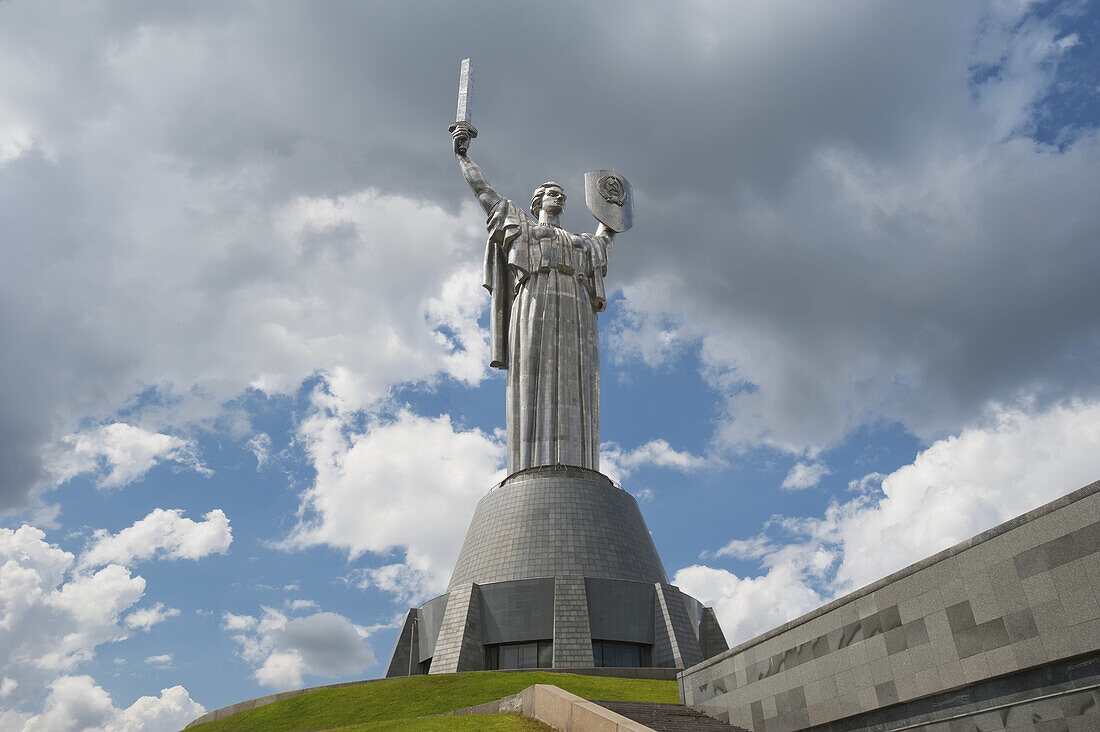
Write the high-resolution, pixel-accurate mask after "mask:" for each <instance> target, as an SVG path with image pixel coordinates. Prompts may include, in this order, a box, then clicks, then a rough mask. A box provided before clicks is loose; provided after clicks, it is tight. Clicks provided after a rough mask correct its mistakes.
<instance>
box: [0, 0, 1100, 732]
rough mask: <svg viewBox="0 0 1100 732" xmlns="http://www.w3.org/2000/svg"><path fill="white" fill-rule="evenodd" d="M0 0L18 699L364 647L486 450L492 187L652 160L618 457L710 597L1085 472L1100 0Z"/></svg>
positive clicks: (268, 687) (825, 594)
mask: <svg viewBox="0 0 1100 732" xmlns="http://www.w3.org/2000/svg"><path fill="white" fill-rule="evenodd" d="M599 8H600V9H599V10H598V11H597V10H596V9H595V8H594V7H589V6H588V5H586V4H582V3H555V4H553V5H552V6H541V5H536V4H531V5H527V6H523V7H522V8H519V7H517V8H512V10H511V11H510V12H509V13H502V12H501V6H500V5H498V4H495V3H491V2H472V3H464V4H463V5H462V7H461V8H458V7H453V8H452V7H451V6H449V5H443V4H428V3H421V4H416V3H371V4H362V3H326V4H325V5H323V6H317V5H315V4H308V5H307V4H304V3H303V4H285V5H280V6H266V5H255V4H247V3H222V2H219V3H187V4H184V5H180V4H169V3H162V4H149V3H141V2H132V3H127V2H121V3H119V2H116V3H96V2H92V3H82V4H79V5H75V4H56V5H55V4H52V3H48V2H39V3H30V2H22V1H20V0H12V1H9V2H5V3H0V65H2V68H3V69H4V73H3V74H0V231H2V232H3V234H2V235H0V246H2V252H3V262H4V266H3V267H0V283H2V287H0V342H3V343H4V344H5V357H4V358H3V359H2V360H0V510H2V513H0V727H3V728H4V729H22V730H26V731H30V730H39V729H50V730H54V729H96V730H112V731H115V730H131V729H165V730H168V729H177V728H179V727H181V726H182V725H183V724H185V723H186V722H187V721H189V720H190V719H192V718H194V717H196V716H198V715H199V714H201V713H202V712H203V710H204V709H206V710H209V709H214V708H217V707H220V706H223V705H226V704H230V703H233V702H235V701H239V700H242V699H246V698H250V697H254V696H259V695H262V694H266V693H271V692H272V691H276V690H280V689H286V688H297V687H300V686H303V685H314V684H323V683H332V682H338V681H342V680H349V679H359V678H370V677H375V676H378V675H381V674H382V673H384V665H385V663H386V661H387V660H388V657H389V654H390V652H391V650H392V647H393V643H394V640H395V637H396V632H397V623H398V621H399V619H400V618H401V617H402V616H403V614H404V612H405V610H406V609H407V608H408V607H409V605H410V604H416V603H419V602H421V601H423V600H425V599H428V598H430V597H432V596H434V595H436V594H438V593H440V592H441V591H442V590H443V589H444V587H445V585H446V581H447V578H448V575H449V573H450V569H451V565H452V563H453V560H454V558H455V556H456V554H457V551H458V548H459V546H460V544H461V541H462V538H463V535H464V532H465V529H466V526H467V522H468V520H469V517H470V515H471V514H472V512H473V508H474V505H475V504H476V502H477V500H478V498H479V497H480V496H481V495H483V494H484V492H485V491H486V490H487V489H488V488H489V487H490V486H492V485H493V484H494V483H495V482H497V481H498V480H500V479H501V478H502V477H503V464H504V451H503V444H502V439H503V435H502V432H501V428H502V427H503V423H504V379H503V375H502V374H501V373H499V372H496V371H494V370H491V369H489V368H488V367H487V363H486V362H487V358H486V354H487V332H486V327H485V326H486V310H487V305H488V299H487V296H486V295H485V293H484V291H483V290H482V289H481V287H480V283H479V278H480V274H479V269H480V266H481V256H482V248H483V245H484V222H483V217H482V216H481V214H480V211H479V210H478V209H477V206H476V204H475V203H474V201H473V200H472V197H471V196H470V194H469V191H468V190H467V189H466V187H465V184H464V182H463V181H462V177H461V175H460V173H459V170H458V168H457V165H456V164H455V163H454V160H453V158H452V156H451V154H450V152H449V145H450V141H449V136H448V134H447V132H446V127H447V124H448V123H449V122H450V121H451V120H450V117H451V115H452V114H453V111H454V97H455V93H456V88H455V87H456V81H457V72H458V64H459V61H460V60H461V59H462V58H463V57H466V56H471V57H473V59H474V64H475V79H474V87H473V119H474V122H475V124H476V125H477V126H478V128H479V130H480V133H481V134H480V136H479V137H478V138H477V139H476V140H475V141H474V143H473V145H472V147H471V151H470V154H471V156H472V157H473V158H474V159H475V160H476V161H478V162H479V163H480V164H481V165H482V166H483V168H484V170H485V172H486V174H487V175H488V177H489V179H490V181H491V182H492V183H493V184H494V186H495V187H496V188H497V189H498V190H500V191H501V192H502V193H503V194H504V195H506V196H509V197H512V198H515V199H516V200H526V197H527V196H529V195H530V191H531V190H532V189H533V188H534V187H535V186H536V185H538V184H539V183H541V182H542V181H544V180H548V179H553V180H557V181H560V182H562V183H563V184H564V186H565V188H566V191H567V193H569V194H570V200H569V203H568V207H567V211H566V213H565V216H564V218H563V223H564V225H565V226H566V227H567V228H570V229H571V230H574V231H583V230H591V229H592V227H593V226H594V222H593V221H592V219H591V217H590V216H589V214H588V213H587V211H585V210H584V205H583V201H582V199H583V195H581V185H582V180H583V174H584V172H585V171H586V170H591V169H597V168H612V167H613V168H615V169H617V170H619V171H621V172H622V173H623V174H624V175H626V176H627V177H628V178H629V179H630V180H631V183H632V184H633V189H634V192H635V195H636V202H635V226H634V228H633V229H632V230H631V231H630V232H628V233H627V234H624V235H623V236H621V237H619V239H617V240H616V243H615V247H614V249H613V251H612V255H611V265H610V267H609V273H608V278H607V284H608V286H609V288H610V291H612V295H611V298H610V304H609V307H608V310H607V312H606V313H603V314H601V316H600V338H601V356H602V395H601V398H602V405H601V407H602V408H601V417H602V439H603V441H604V444H603V449H602V457H601V461H602V462H601V465H602V467H603V469H604V471H605V472H607V473H608V474H609V475H611V476H612V477H614V478H615V479H616V480H619V481H620V482H621V483H622V485H623V486H624V488H625V489H626V490H628V491H630V492H631V493H633V494H634V495H635V496H636V497H637V498H638V500H639V502H640V505H641V507H642V511H643V514H644V515H645V517H646V520H647V522H648V525H649V528H650V530H651V531H652V533H653V536H654V540H655V542H656V544H657V548H658V550H659V552H660V554H661V557H662V559H663V561H664V563H665V567H666V569H667V570H668V572H669V574H670V576H672V577H673V581H674V582H675V583H676V584H678V585H679V586H680V587H681V588H683V589H684V590H685V591H687V592H689V593H691V594H692V595H694V596H696V597H698V598H700V599H701V600H703V601H705V602H706V603H708V604H711V605H713V606H714V607H715V608H716V611H717V612H718V617H719V619H720V621H721V622H722V624H723V627H724V629H725V632H726V635H727V639H728V640H730V641H731V642H738V641H741V640H745V639H747V638H749V637H751V636H753V635H754V634H756V633H759V632H762V631H764V630H767V629H769V628H771V627H773V626H775V625H777V624H779V623H782V622H784V621H786V620H788V619H791V618H793V617H796V616H798V615H800V614H801V613H803V612H806V611H808V610H811V609H813V608H814V607H816V606H817V605H819V604H821V603H822V602H824V601H826V600H828V599H829V598H831V597H835V596H837V595H839V594H843V593H844V592H847V591H850V590H853V589H855V588H858V587H860V586H862V585H863V584H866V583H868V582H871V581H873V580H875V579H877V578H879V577H881V576H883V575H885V574H887V573H889V572H891V571H894V570H896V569H899V568H901V567H903V566H905V565H906V564H908V563H911V562H913V561H916V560H919V559H920V558H922V557H924V556H926V555H928V554H930V553H932V552H934V551H937V550H939V549H941V548H944V547H946V546H949V545H951V544H952V543H955V542H957V541H961V540H963V539H966V538H968V537H969V536H971V535H973V534H975V533H977V532H979V531H981V530H984V529H985V528H988V527H990V526H993V525H995V524H997V523H1000V522H1001V521H1004V520H1007V519H1008V518H1011V517H1013V516H1015V515H1018V514H1020V513H1022V512H1024V511H1026V510H1028V509H1030V508H1032V507H1034V506H1037V505H1040V504H1042V503H1045V502H1047V501H1049V500H1052V499H1054V498H1056V497H1058V496H1060V495H1064V494H1065V493H1068V492H1070V491H1072V490H1074V489H1076V488H1079V487H1081V486H1082V485H1085V484H1086V483H1088V482H1091V481H1093V480H1096V479H1097V478H1100V458H1098V457H1097V456H1098V455H1100V366H1098V364H1100V358H1098V356H1100V317H1098V315H1097V313H1100V294H1098V290H1097V288H1096V286H1095V273H1096V272H1097V271H1100V246H1098V244H1100V207H1097V205H1096V202H1097V193H1096V191H1098V190H1100V172H1098V171H1100V165H1098V162H1100V155H1098V152H1100V134H1098V132H1097V127H1098V123H1100V102H1098V99H1100V75H1098V73H1097V69H1098V68H1100V58H1098V57H1100V43H1098V35H1100V13H1098V11H1097V7H1096V4H1095V2H1082V1H1080V0H1066V1H1063V2H1055V1H1053V0H1051V1H1048V2H1007V1H1006V2H991V3H981V2H942V3H920V4H917V3H909V4H900V3H891V4H887V3H869V2H868V3H857V2H853V3H828V4H825V3H818V4H806V3H787V2H767V3H764V2H761V3H738V4H732V3H731V4H728V5H727V4H719V5H716V4H712V3H698V4H689V5H688V6H687V7H686V8H685V5H684V4H681V3H678V4H676V6H675V7H672V6H670V5H669V4H667V3H665V4H660V3H630V4H611V5H610V7H609V4H606V3H601V4H600V6H599Z"/></svg>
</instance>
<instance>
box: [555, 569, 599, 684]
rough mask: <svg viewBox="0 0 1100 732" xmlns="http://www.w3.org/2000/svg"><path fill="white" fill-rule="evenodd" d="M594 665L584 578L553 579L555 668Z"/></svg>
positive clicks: (575, 576)
mask: <svg viewBox="0 0 1100 732" xmlns="http://www.w3.org/2000/svg"><path fill="white" fill-rule="evenodd" d="M591 665H592V631H591V629H590V626H589V623H588V596H587V593H586V592H585V588H584V577H579V576H577V575H573V576H568V577H557V578H555V579H554V667H555V668H566V667H569V666H591Z"/></svg>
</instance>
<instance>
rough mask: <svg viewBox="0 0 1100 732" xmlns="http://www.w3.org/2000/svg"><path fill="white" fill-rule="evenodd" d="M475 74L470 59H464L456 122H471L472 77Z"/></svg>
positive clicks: (459, 79) (460, 72) (460, 76)
mask: <svg viewBox="0 0 1100 732" xmlns="http://www.w3.org/2000/svg"><path fill="white" fill-rule="evenodd" d="M473 72H474V67H473V64H471V63H470V59H468V58H464V59H462V69H461V70H460V71H459V72H458V111H457V112H456V113H455V122H469V121H470V76H471V75H472V74H473Z"/></svg>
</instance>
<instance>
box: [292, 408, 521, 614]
mask: <svg viewBox="0 0 1100 732" xmlns="http://www.w3.org/2000/svg"><path fill="white" fill-rule="evenodd" d="M315 400H316V404H315V411H314V413H313V414H312V415H311V416H310V417H309V418H308V419H306V420H305V421H304V422H303V424H302V426H301V428H300V430H299V434H300V438H301V439H302V441H303V442H304V443H305V444H306V446H307V448H308V450H309V454H310V457H311V460H312V462H313V465H314V467H315V468H316V470H317V478H316V481H315V483H314V485H313V486H311V487H310V488H309V489H308V490H307V491H306V492H305V493H304V497H303V503H302V514H303V520H302V523H301V524H300V525H299V526H298V527H297V528H296V529H295V531H294V532H293V533H292V535H291V536H290V538H289V539H288V541H287V546H290V547H304V546H312V545H318V544H324V545H328V546H333V547H337V548H340V549H343V550H346V551H347V552H348V554H349V555H350V556H351V557H356V556H359V555H361V554H363V553H364V552H373V553H377V554H390V553H391V552H393V551H394V550H403V551H404V553H405V558H404V561H403V562H401V563H399V564H397V565H392V566H387V567H383V568H380V569H376V570H371V572H370V573H367V574H364V575H363V579H366V580H368V582H374V583H375V584H377V585H378V586H380V587H382V588H383V589H387V590H390V591H393V592H396V593H398V594H399V596H400V597H401V598H402V600H403V601H409V600H416V599H424V598H426V597H430V596H431V594H432V593H438V592H442V591H443V589H444V588H445V586H446V583H447V579H448V576H449V574H450V571H451V568H452V567H453V564H454V560H455V557H456V556H457V554H458V549H459V548H460V547H461V544H462V539H463V537H464V536H465V532H466V528H467V526H468V524H469V519H470V517H471V516H472V515H473V511H474V506H475V504H476V503H477V501H478V499H479V498H480V497H481V496H482V495H484V494H485V493H486V492H487V491H488V489H489V488H490V487H492V485H493V484H494V483H495V482H497V481H499V480H500V479H501V478H502V477H503V471H502V469H501V465H502V463H503V458H504V450H503V446H502V445H501V443H500V442H499V441H498V440H497V439H495V438H494V437H490V436H488V435H486V434H485V433H483V432H481V431H480V430H477V429H473V430H462V429H456V428H455V426H454V425H453V424H452V423H451V420H450V417H448V416H446V415H444V416H441V417H435V418H431V417H423V416H419V415H416V414H413V413H412V412H410V411H408V410H402V411H400V412H399V413H398V414H396V415H395V416H394V417H393V418H391V419H387V418H372V419H371V421H370V423H369V424H368V425H367V427H366V429H364V430H363V431H362V432H358V431H352V430H351V428H350V425H349V422H348V420H349V415H348V414H347V413H346V412H345V411H343V410H342V409H341V408H340V407H339V406H338V405H334V400H333V398H332V397H330V396H329V395H327V393H325V392H324V391H319V392H318V394H317V395H315ZM410 583H411V584H410Z"/></svg>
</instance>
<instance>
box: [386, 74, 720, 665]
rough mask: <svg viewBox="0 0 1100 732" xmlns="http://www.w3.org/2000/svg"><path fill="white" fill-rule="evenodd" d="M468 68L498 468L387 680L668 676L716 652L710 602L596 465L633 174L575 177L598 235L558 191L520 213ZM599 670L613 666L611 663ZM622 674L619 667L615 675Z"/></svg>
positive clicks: (465, 93) (460, 133)
mask: <svg viewBox="0 0 1100 732" xmlns="http://www.w3.org/2000/svg"><path fill="white" fill-rule="evenodd" d="M469 92H470V62H469V59H466V60H465V61H463V62H462V70H461V73H460V78H459V98H458V115H457V120H456V121H455V122H454V123H453V124H452V125H451V126H450V131H451V141H452V148H453V151H454V154H455V156H456V158H457V160H458V163H459V166H460V167H461V169H462V174H463V176H464V177H465V178H466V182H467V183H468V184H469V186H470V189H471V190H472V191H473V193H474V195H475V196H476V197H477V200H478V202H479V203H480V204H481V207H482V209H484V211H485V214H486V216H487V217H488V218H487V224H486V226H487V229H488V232H489V235H488V240H487V242H486V245H485V273H484V274H485V279H484V283H483V284H484V285H485V287H486V289H488V290H489V292H490V297H491V300H490V342H491V355H490V357H489V363H490V365H491V366H493V367H495V368H501V369H506V370H507V372H508V379H507V408H506V419H507V442H508V477H506V478H505V479H504V480H502V481H501V482H500V483H498V484H497V485H495V486H492V487H491V488H490V489H489V491H488V492H487V493H486V494H485V495H484V496H483V497H482V499H481V500H480V501H479V502H478V504H477V507H476V509H475V510H474V515H473V518H472V519H471V521H470V526H469V529H468V530H467V532H466V539H465V541H464V542H463V544H462V549H461V551H460V552H459V554H458V557H457V559H456V561H455V567H454V571H453V572H452V574H451V580H450V583H449V584H448V586H447V591H446V592H445V593H444V594H442V595H439V596H438V597H434V598H432V599H430V600H428V601H427V602H425V603H423V604H422V605H420V606H419V607H414V608H411V609H410V610H409V613H408V615H407V616H406V619H405V623H404V626H403V627H402V630H401V633H400V634H399V636H398V638H397V643H396V646H395V647H394V651H393V654H392V655H391V657H390V664H389V667H388V668H387V671H386V675H387V676H391V677H392V676H411V675H414V674H425V673H429V674H446V673H454V672H458V671H477V670H483V669H487V670H508V669H519V668H544V669H584V670H586V672H593V670H594V669H596V670H597V671H594V672H599V671H598V669H601V668H611V667H619V668H621V667H632V668H635V669H638V671H637V672H634V673H637V674H641V675H643V676H645V677H647V678H668V679H672V678H674V677H675V672H676V669H683V668H687V667H689V666H691V665H693V664H695V663H698V662H700V661H702V660H703V659H704V658H709V657H711V656H713V655H714V654H716V653H719V652H721V651H723V650H725V649H726V641H725V637H724V636H723V634H722V630H721V628H720V627H719V625H718V620H717V618H716V617H715V615H714V611H713V609H711V608H708V607H703V605H702V604H701V603H700V602H698V601H697V600H696V599H695V598H692V597H690V596H688V595H687V594H686V593H683V592H681V591H680V589H679V588H677V587H675V586H674V585H672V584H670V583H669V581H668V575H667V574H666V573H665V569H664V566H663V565H662V564H661V559H660V557H659V556H658V554H657V548H656V546H655V545H654V543H653V538H652V537H651V536H650V533H649V529H648V528H647V527H646V524H645V519H644V518H643V517H642V513H641V510H640V509H639V508H638V502H637V501H636V500H635V499H634V497H633V496H632V495H630V494H629V493H628V492H626V491H625V490H623V489H622V488H621V487H620V486H618V485H616V484H615V483H613V482H612V481H611V479H610V478H608V477H607V476H606V475H604V474H603V473H601V472H599V468H600V464H599V460H600V455H599V450H600V353H599V333H598V326H597V316H598V314H599V313H600V312H602V311H603V310H604V309H605V308H606V307H607V295H606V293H605V291H604V281H603V278H604V276H605V275H606V274H607V264H608V253H609V251H610V249H611V244H612V241H613V240H614V238H615V235H616V234H619V233H622V232H624V231H626V230H627V229H629V228H630V227H631V224H632V222H633V210H632V202H631V188H630V184H629V183H628V182H627V181H626V179H625V178H623V177H622V176H621V175H619V174H618V173H616V172H615V171H613V170H594V171H590V172H588V173H586V174H585V202H586V203H587V204H588V208H589V211H591V212H592V214H593V215H594V216H595V217H596V220H597V221H598V222H599V224H598V226H597V227H596V231H595V232H593V233H589V234H573V233H571V232H568V231H566V230H565V229H563V228H561V226H560V217H561V214H562V212H563V211H564V210H565V189H564V188H563V187H562V186H561V185H560V184H558V183H555V182H552V181H551V182H547V183H543V184H542V185H540V186H538V188H536V189H535V193H534V195H533V196H532V197H531V204H530V208H529V210H528V209H527V207H525V206H522V205H520V204H518V203H516V202H515V201H512V200H510V199H507V198H505V197H503V196H502V195H500V194H499V193H498V192H497V191H496V190H495V189H494V188H493V187H492V186H491V185H489V181H488V180H487V179H486V177H485V174H484V173H483V172H482V170H481V168H480V167H479V166H478V165H477V164H476V163H475V162H474V161H473V160H471V159H470V156H469V147H470V142H471V141H472V140H473V139H474V138H475V137H477V129H476V128H475V127H474V125H473V123H472V122H471V120H470V114H469V100H470V95H469ZM607 673H610V672H607ZM619 675H621V674H619Z"/></svg>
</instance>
